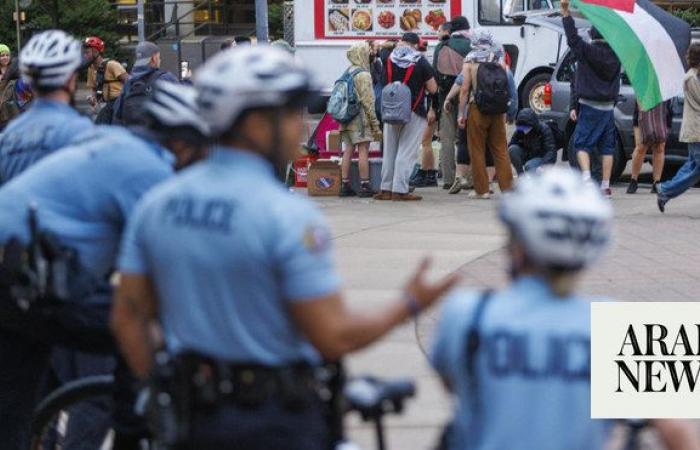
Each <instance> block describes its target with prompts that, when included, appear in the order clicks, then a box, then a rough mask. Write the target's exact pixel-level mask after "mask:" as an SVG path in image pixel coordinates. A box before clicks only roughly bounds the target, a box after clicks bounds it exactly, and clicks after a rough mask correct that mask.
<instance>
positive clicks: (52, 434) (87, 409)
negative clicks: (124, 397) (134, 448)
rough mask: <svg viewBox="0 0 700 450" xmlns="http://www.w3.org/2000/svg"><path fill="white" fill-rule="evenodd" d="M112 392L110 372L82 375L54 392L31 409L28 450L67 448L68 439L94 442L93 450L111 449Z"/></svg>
mask: <svg viewBox="0 0 700 450" xmlns="http://www.w3.org/2000/svg"><path fill="white" fill-rule="evenodd" d="M113 391H114V377H113V376H111V375H100V376H93V377H85V378H82V379H79V380H75V381H72V382H69V383H66V384H65V385H63V386H61V387H60V388H58V389H56V390H55V391H53V392H52V393H51V394H49V395H48V396H47V397H46V398H45V399H43V400H42V401H41V402H40V403H39V405H38V406H37V408H36V409H35V411H34V418H33V420H32V426H31V438H30V447H29V448H30V450H57V449H64V448H65V449H66V450H70V448H71V443H70V441H71V440H74V442H85V441H87V442H95V443H96V445H97V446H96V449H105V448H111V444H110V442H111V439H112V438H111V435H112V431H111V429H110V427H109V423H110V416H111V414H110V411H111V409H112V396H113ZM72 417H73V418H74V420H73V421H72V422H71V418H72ZM76 417H77V418H78V419H75V418H76ZM101 418H105V420H101ZM69 432H70V433H69Z"/></svg>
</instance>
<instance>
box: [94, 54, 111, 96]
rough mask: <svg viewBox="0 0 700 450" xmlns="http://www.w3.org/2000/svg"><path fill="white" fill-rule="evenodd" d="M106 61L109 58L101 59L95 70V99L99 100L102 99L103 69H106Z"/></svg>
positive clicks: (103, 86)
mask: <svg viewBox="0 0 700 450" xmlns="http://www.w3.org/2000/svg"><path fill="white" fill-rule="evenodd" d="M108 62H109V59H104V60H102V64H100V66H99V67H98V68H97V71H96V72H95V91H96V92H97V100H99V101H102V100H103V99H104V97H103V95H104V88H105V71H106V70H107V63H108Z"/></svg>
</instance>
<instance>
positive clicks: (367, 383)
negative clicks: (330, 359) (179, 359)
mask: <svg viewBox="0 0 700 450" xmlns="http://www.w3.org/2000/svg"><path fill="white" fill-rule="evenodd" d="M324 370H328V369H324ZM341 371H342V369H341ZM326 377H327V379H326V380H324V382H333V381H331V380H332V379H336V380H340V381H341V382H342V381H343V377H344V375H343V374H342V373H337V372H334V371H333V370H330V371H327V372H326ZM113 392H114V377H113V376H111V375H101V376H92V377H85V378H82V379H79V380H75V381H72V382H69V383H66V384H65V385H64V386H62V387H60V388H58V389H56V390H55V391H53V392H52V393H50V394H49V395H48V396H47V397H45V398H44V399H43V400H42V401H41V402H40V403H39V405H38V406H37V408H36V409H35V412H34V419H33V421H32V425H31V440H30V442H31V443H30V450H58V449H61V448H63V446H62V441H63V438H64V437H65V432H66V429H67V423H69V421H70V410H71V409H72V408H74V407H75V406H76V405H79V404H81V403H84V402H94V401H107V402H109V404H111V397H112V395H113ZM415 392H416V388H415V384H414V383H413V381H411V380H409V379H394V380H382V379H379V378H376V377H371V376H363V377H356V378H352V379H350V380H349V381H348V382H347V383H344V388H343V390H342V398H341V399H338V400H339V401H340V402H341V403H342V406H341V407H342V413H341V417H338V418H336V420H335V426H331V428H332V429H331V430H330V434H331V444H330V448H332V449H336V450H359V447H357V446H354V444H352V443H350V442H348V441H346V439H345V430H344V427H343V425H342V416H345V415H348V414H350V413H353V412H356V413H358V414H359V415H360V417H361V418H362V420H363V421H364V422H372V423H373V424H374V429H375V438H376V448H377V450H387V446H386V437H385V430H384V421H383V419H384V416H386V415H388V414H401V413H402V412H403V410H404V407H405V403H406V400H408V399H409V398H411V397H413V396H414V395H415ZM144 395H147V394H143V395H142V396H141V399H140V401H139V404H141V405H143V403H145V397H144ZM322 396H325V398H323V400H324V401H327V402H330V401H333V399H331V396H332V389H330V390H328V391H327V392H326V393H325V394H322ZM137 409H138V410H139V411H143V409H144V408H140V407H138V406H137ZM111 436H112V431H111V430H109V431H108V432H107V433H106V435H105V438H104V440H103V444H102V447H100V450H109V449H110V448H111ZM47 442H49V444H48V445H50V446H47V444H46V443H47ZM143 445H144V446H145V447H144V448H146V449H151V450H158V449H159V448H160V449H162V447H159V446H158V445H157V443H155V442H154V441H153V440H150V439H144V442H143Z"/></svg>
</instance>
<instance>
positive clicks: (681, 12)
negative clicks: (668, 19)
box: [672, 8, 700, 27]
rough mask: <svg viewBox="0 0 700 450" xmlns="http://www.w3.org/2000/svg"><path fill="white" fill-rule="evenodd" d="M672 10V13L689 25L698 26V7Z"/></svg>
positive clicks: (699, 18)
mask: <svg viewBox="0 0 700 450" xmlns="http://www.w3.org/2000/svg"><path fill="white" fill-rule="evenodd" d="M672 12H673V14H674V15H676V16H678V17H680V18H681V19H683V20H685V21H686V22H688V23H689V24H690V26H691V27H700V9H696V8H689V9H676V10H673V11H672Z"/></svg>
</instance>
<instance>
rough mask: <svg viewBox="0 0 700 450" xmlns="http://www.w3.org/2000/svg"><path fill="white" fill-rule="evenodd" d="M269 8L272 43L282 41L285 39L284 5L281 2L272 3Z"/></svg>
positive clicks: (279, 0)
mask: <svg viewBox="0 0 700 450" xmlns="http://www.w3.org/2000/svg"><path fill="white" fill-rule="evenodd" d="M267 8H268V9H267V21H268V27H269V29H270V41H274V40H276V39H282V38H283V37H284V4H283V2H282V1H281V0H278V1H271V2H269V4H268V7H267Z"/></svg>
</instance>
